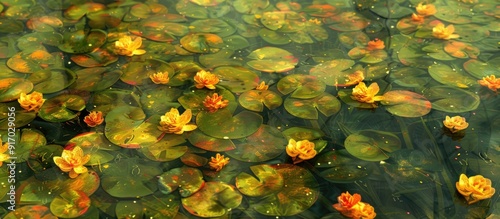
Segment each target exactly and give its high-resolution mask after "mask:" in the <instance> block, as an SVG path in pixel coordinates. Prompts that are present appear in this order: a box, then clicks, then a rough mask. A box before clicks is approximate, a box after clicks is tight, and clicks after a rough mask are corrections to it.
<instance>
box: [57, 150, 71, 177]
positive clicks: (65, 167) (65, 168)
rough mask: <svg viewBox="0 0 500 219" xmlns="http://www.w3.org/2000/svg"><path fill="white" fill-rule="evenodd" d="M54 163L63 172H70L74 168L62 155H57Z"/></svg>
mask: <svg viewBox="0 0 500 219" xmlns="http://www.w3.org/2000/svg"><path fill="white" fill-rule="evenodd" d="M63 153H64V151H63ZM53 160H54V163H55V164H56V165H57V166H58V167H59V168H60V169H61V170H62V171H63V172H69V171H70V170H72V169H73V166H71V165H70V164H69V163H68V162H66V160H65V159H64V158H62V157H57V156H55V157H54V158H53Z"/></svg>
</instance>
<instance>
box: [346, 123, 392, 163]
mask: <svg viewBox="0 0 500 219" xmlns="http://www.w3.org/2000/svg"><path fill="white" fill-rule="evenodd" d="M344 145H345V148H346V149H347V151H348V152H349V153H350V154H351V155H353V156H355V157H357V158H359V159H361V160H366V161H381V160H386V159H388V158H389V157H390V155H389V153H390V152H394V151H397V150H399V149H401V141H400V140H399V138H398V136H397V135H395V134H393V133H390V132H385V131H378V130H362V131H359V132H356V133H353V134H350V135H349V136H347V138H346V139H345V142H344Z"/></svg>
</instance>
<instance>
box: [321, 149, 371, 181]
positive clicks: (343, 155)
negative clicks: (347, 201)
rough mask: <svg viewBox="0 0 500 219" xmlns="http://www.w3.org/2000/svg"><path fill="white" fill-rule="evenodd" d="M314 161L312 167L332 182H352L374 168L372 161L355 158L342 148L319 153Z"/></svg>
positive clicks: (366, 174) (369, 172)
mask: <svg viewBox="0 0 500 219" xmlns="http://www.w3.org/2000/svg"><path fill="white" fill-rule="evenodd" d="M314 163H315V164H314V167H316V168H318V169H320V171H321V172H320V175H321V177H323V178H324V179H325V180H328V181H330V182H333V183H352V182H354V181H356V180H360V179H363V178H365V177H366V176H368V175H370V174H371V173H372V171H373V168H374V166H373V164H372V163H370V162H366V161H362V160H359V159H356V158H354V157H352V155H350V154H349V153H348V152H347V151H346V150H344V149H342V150H335V151H329V152H326V153H324V154H321V155H320V156H319V157H318V158H316V160H315V162H314ZM324 168H328V169H326V170H324Z"/></svg>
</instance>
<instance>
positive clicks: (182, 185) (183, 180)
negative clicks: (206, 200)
mask: <svg viewBox="0 0 500 219" xmlns="http://www.w3.org/2000/svg"><path fill="white" fill-rule="evenodd" d="M158 185H159V186H160V188H159V189H160V191H161V192H162V193H164V194H170V193H172V192H173V191H175V190H176V189H179V194H180V195H181V196H182V197H189V196H191V195H192V194H194V193H196V192H198V191H199V190H200V189H201V188H202V187H203V186H204V185H205V181H204V180H203V174H202V173H201V171H200V170H198V169H196V168H192V167H179V168H174V169H171V170H169V171H167V172H164V173H163V174H161V175H160V176H159V177H158Z"/></svg>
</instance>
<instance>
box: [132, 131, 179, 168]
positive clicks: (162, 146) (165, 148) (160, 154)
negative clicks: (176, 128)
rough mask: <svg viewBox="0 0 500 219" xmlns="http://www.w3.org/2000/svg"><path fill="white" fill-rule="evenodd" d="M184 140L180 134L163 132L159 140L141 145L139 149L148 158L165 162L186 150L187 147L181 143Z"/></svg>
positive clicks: (177, 156)
mask: <svg viewBox="0 0 500 219" xmlns="http://www.w3.org/2000/svg"><path fill="white" fill-rule="evenodd" d="M185 142H186V140H185V139H184V136H182V135H176V134H165V136H163V138H162V139H161V140H160V141H158V142H156V143H154V144H152V145H148V146H147V147H141V149H140V151H141V152H142V153H143V154H144V156H146V157H147V158H149V159H150V160H154V161H160V162H166V161H171V160H175V159H177V158H179V157H181V156H182V155H184V154H185V153H186V152H187V151H188V147H187V146H185V145H182V144H184V143H185Z"/></svg>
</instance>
